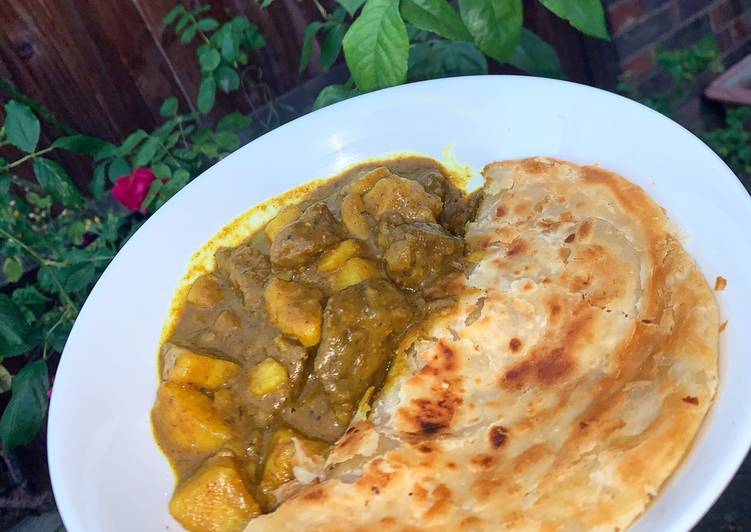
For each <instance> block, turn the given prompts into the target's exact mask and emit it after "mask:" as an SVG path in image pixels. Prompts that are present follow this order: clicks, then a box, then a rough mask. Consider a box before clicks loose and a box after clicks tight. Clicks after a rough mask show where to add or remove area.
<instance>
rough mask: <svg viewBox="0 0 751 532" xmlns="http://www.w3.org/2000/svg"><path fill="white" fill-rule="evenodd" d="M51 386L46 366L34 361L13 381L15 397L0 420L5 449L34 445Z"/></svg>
mask: <svg viewBox="0 0 751 532" xmlns="http://www.w3.org/2000/svg"><path fill="white" fill-rule="evenodd" d="M49 386H50V380H49V376H48V374H47V364H46V362H45V361H44V360H35V361H34V362H29V363H28V364H26V365H25V366H24V367H23V369H21V371H19V372H18V375H16V376H15V377H14V378H13V384H12V387H11V389H12V392H13V393H12V395H11V397H10V402H9V403H8V406H7V407H5V412H3V417H2V419H0V440H2V442H3V445H4V446H5V448H6V449H13V448H14V447H18V446H19V445H25V444H27V443H29V442H31V440H32V439H34V436H36V433H37V432H39V429H40V428H41V427H42V422H44V415H45V413H46V412H47V390H48V389H49Z"/></svg>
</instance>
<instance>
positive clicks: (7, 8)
mask: <svg viewBox="0 0 751 532" xmlns="http://www.w3.org/2000/svg"><path fill="white" fill-rule="evenodd" d="M176 1H177V0H1V1H0V76H2V77H5V78H6V79H8V80H10V81H11V82H12V83H14V84H15V85H16V86H17V87H18V88H19V89H20V90H21V91H23V92H24V93H26V94H27V95H29V96H30V97H32V98H34V99H36V100H38V101H40V102H41V103H42V104H43V105H45V106H46V107H47V108H48V109H50V110H51V111H52V112H53V113H54V114H55V115H56V116H57V117H58V118H60V119H61V121H62V122H64V123H67V124H69V125H70V126H72V127H73V128H74V129H76V130H78V131H80V132H83V133H87V134H90V135H96V136H100V137H103V138H106V139H109V140H112V141H118V140H120V139H122V138H123V137H124V136H125V135H127V134H128V133H130V132H132V131H134V130H135V129H138V128H144V129H149V128H151V127H153V126H155V125H156V124H158V123H159V121H160V118H159V107H160V105H161V103H162V102H163V101H164V99H165V98H167V97H169V96H171V95H175V96H177V97H178V99H179V100H180V105H181V109H187V108H189V107H190V106H192V105H193V104H192V102H194V101H195V97H196V94H197V92H198V85H199V82H200V73H199V68H198V64H197V60H196V57H195V46H196V45H195V44H193V45H189V46H185V45H183V44H181V43H180V42H179V41H178V39H177V38H176V35H175V33H174V31H173V30H172V29H171V28H168V29H165V28H164V25H163V23H162V19H163V18H164V16H165V15H166V14H167V12H169V10H170V9H171V8H172V7H173V6H174V5H175V2H176ZM184 3H185V4H186V5H187V6H188V7H192V5H191V1H184ZM202 3H203V4H208V5H211V11H210V13H209V15H211V16H213V17H214V18H217V19H219V20H227V19H229V18H231V17H233V16H236V15H238V14H242V15H245V16H247V17H248V18H249V19H251V20H252V21H254V22H255V23H256V24H258V25H259V27H260V28H261V31H262V33H263V35H264V36H265V37H266V39H267V42H268V45H267V46H266V47H265V48H264V49H262V50H260V51H259V52H258V54H257V57H255V58H254V65H253V67H252V68H250V69H248V71H247V72H246V73H245V76H246V77H247V78H249V80H250V82H251V83H253V82H255V81H258V80H259V79H260V80H262V82H263V83H265V84H266V85H267V87H268V89H269V92H270V94H271V95H272V96H279V95H281V94H283V93H285V92H286V91H288V90H290V89H291V88H293V87H295V86H296V85H298V84H300V83H301V82H303V81H305V80H306V79H309V78H310V77H315V76H316V75H317V74H318V73H317V72H316V71H315V70H314V69H309V70H308V71H307V72H306V73H304V74H302V75H300V74H298V72H297V70H298V68H297V67H298V61H299V53H300V47H301V44H302V36H303V33H304V30H305V27H306V26H307V24H308V23H309V22H310V21H311V20H315V19H316V18H317V17H318V13H317V10H316V9H315V6H314V4H313V2H312V1H311V0H301V1H298V0H275V1H274V3H273V4H272V5H271V6H270V7H269V8H267V9H262V8H261V7H260V1H259V0H204V1H203V2H202ZM331 3H332V2H331V1H329V2H324V4H329V5H330V4H331ZM525 4H526V5H525V9H526V11H525V12H526V17H527V20H526V21H525V23H526V25H527V26H528V27H530V28H532V29H534V30H535V31H537V32H538V33H539V34H540V35H542V36H543V37H544V38H545V39H546V40H548V41H549V42H551V43H552V44H553V45H554V46H555V47H556V48H557V49H558V50H559V53H560V54H561V59H562V63H563V66H564V71H565V72H566V74H567V77H568V78H569V79H572V80H574V81H580V82H584V83H590V84H597V85H601V86H603V85H604V86H611V85H612V84H613V83H614V79H615V75H616V70H615V69H616V68H617V64H616V62H615V55H614V54H613V53H612V49H611V47H610V45H609V44H608V43H602V42H597V41H595V40H594V39H589V38H586V37H583V36H582V35H580V34H578V33H577V32H576V31H574V30H573V29H572V28H571V27H570V26H568V25H567V24H566V23H565V22H562V21H561V20H559V19H557V18H556V17H554V16H552V15H551V14H550V13H548V12H547V11H546V10H545V9H544V8H543V7H542V6H541V5H540V4H539V3H538V2H537V1H529V2H525ZM193 5H195V4H193ZM239 92H242V91H239ZM6 96H7V95H6ZM263 99H264V98H263V97H253V95H252V94H251V95H250V96H248V95H247V94H233V95H230V96H228V95H224V94H220V95H218V99H217V106H216V111H215V112H216V114H217V115H220V114H222V113H224V112H227V111H229V110H233V111H234V110H240V111H246V112H247V111H251V110H252V108H253V107H255V106H257V105H259V104H262V103H264V102H263ZM300 111H302V110H300Z"/></svg>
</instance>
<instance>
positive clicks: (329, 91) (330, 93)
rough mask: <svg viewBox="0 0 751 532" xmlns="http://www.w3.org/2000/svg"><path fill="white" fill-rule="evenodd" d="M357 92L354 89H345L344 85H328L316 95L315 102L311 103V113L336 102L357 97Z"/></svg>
mask: <svg viewBox="0 0 751 532" xmlns="http://www.w3.org/2000/svg"><path fill="white" fill-rule="evenodd" d="M357 94H358V92H357V91H356V90H354V89H351V88H349V87H347V86H346V85H329V86H328V87H324V89H323V90H322V91H321V92H320V93H319V94H318V96H317V97H316V100H315V101H314V102H313V111H315V110H316V109H321V108H322V107H326V106H327V105H331V104H334V103H337V102H341V101H344V100H346V99H347V98H351V97H352V96H357Z"/></svg>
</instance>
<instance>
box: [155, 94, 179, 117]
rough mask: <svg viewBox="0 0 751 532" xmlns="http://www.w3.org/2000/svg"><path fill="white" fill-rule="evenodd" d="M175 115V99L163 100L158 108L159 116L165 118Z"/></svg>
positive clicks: (172, 97)
mask: <svg viewBox="0 0 751 532" xmlns="http://www.w3.org/2000/svg"><path fill="white" fill-rule="evenodd" d="M176 113H177V98H175V97H174V96H171V97H169V98H167V99H166V100H164V103H163V104H162V106H161V107H160V108H159V114H160V115H162V116H165V117H168V116H175V114H176Z"/></svg>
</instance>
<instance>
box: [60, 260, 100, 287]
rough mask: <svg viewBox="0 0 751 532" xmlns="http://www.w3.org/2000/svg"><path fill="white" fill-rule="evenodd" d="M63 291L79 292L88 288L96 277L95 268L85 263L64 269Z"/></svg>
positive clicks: (89, 263) (91, 264)
mask: <svg viewBox="0 0 751 532" xmlns="http://www.w3.org/2000/svg"><path fill="white" fill-rule="evenodd" d="M65 273H66V276H65V290H67V291H68V292H81V291H85V290H87V289H88V288H89V286H90V285H91V284H92V283H93V282H94V278H95V276H96V266H94V264H93V263H91V262H87V263H84V264H78V265H76V266H71V267H69V268H66V272H65Z"/></svg>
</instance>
